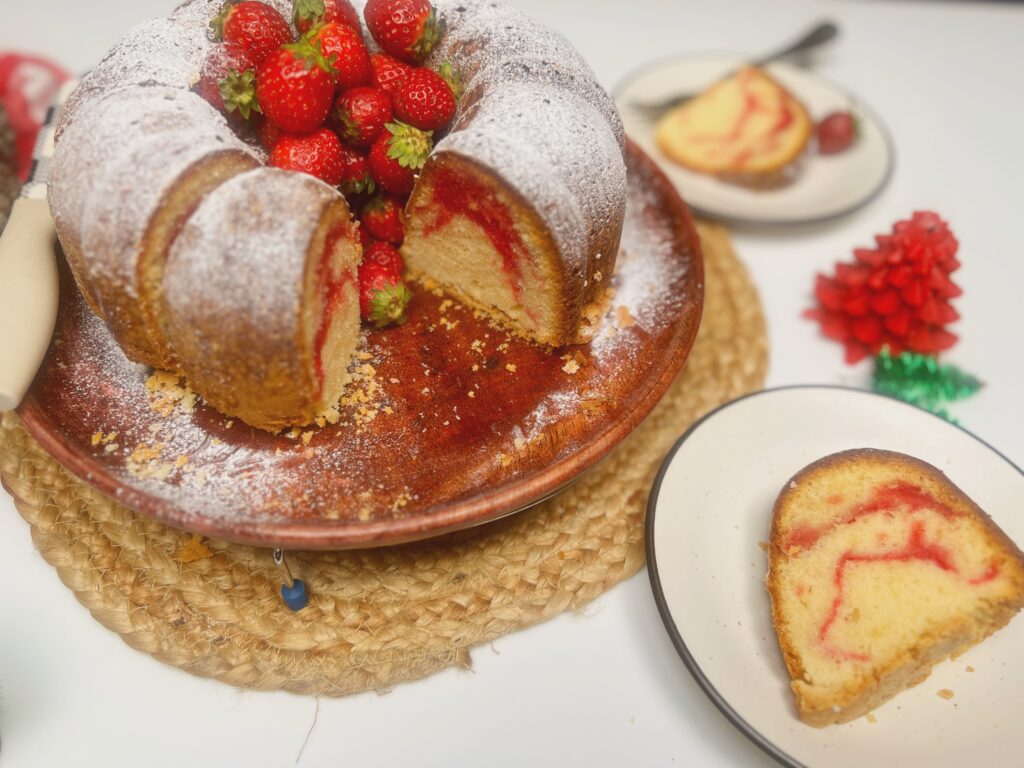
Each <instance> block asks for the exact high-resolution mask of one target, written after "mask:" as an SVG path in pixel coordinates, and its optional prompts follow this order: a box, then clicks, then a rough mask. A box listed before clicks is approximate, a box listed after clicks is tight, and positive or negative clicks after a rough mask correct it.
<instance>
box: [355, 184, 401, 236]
mask: <svg viewBox="0 0 1024 768" xmlns="http://www.w3.org/2000/svg"><path fill="white" fill-rule="evenodd" d="M359 221H361V222H362V223H363V226H364V227H365V228H366V231H367V232H369V233H370V234H371V235H372V236H373V237H374V239H376V240H383V241H384V242H386V243H392V244H393V245H401V244H402V239H403V238H404V237H405V227H404V225H403V224H402V204H401V203H400V202H399V201H398V200H397V199H396V198H395V197H394V196H392V195H389V194H388V193H387V192H381V193H380V194H379V195H377V196H376V197H373V198H371V199H370V201H369V202H368V203H367V204H366V205H365V206H363V211H362V214H361V215H360V216H359Z"/></svg>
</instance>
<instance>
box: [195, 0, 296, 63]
mask: <svg viewBox="0 0 1024 768" xmlns="http://www.w3.org/2000/svg"><path fill="white" fill-rule="evenodd" d="M210 37H211V38H212V39H213V40H223V41H224V42H226V43H237V44H238V45H240V46H242V48H244V49H245V51H246V53H248V54H249V58H250V59H251V60H252V63H253V65H254V66H256V67H258V66H259V65H260V64H262V63H263V62H264V60H266V58H267V57H268V56H270V54H272V53H273V52H274V51H276V50H277V49H278V48H279V47H280V46H282V45H284V44H285V43H290V42H291V41H292V31H291V29H289V27H288V22H287V21H285V20H284V17H283V16H281V14H280V13H278V12H277V11H276V10H274V9H273V8H271V7H270V6H269V5H267V4H266V3H260V2H256V0H243V2H240V3H239V2H235V0H227V2H225V3H224V6H223V7H222V8H221V11H220V13H218V14H217V16H215V17H214V19H213V21H211V22H210Z"/></svg>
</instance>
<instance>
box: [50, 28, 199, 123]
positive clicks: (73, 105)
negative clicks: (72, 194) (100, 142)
mask: <svg viewBox="0 0 1024 768" xmlns="http://www.w3.org/2000/svg"><path fill="white" fill-rule="evenodd" d="M211 45H212V43H211V42H210V41H209V40H208V39H207V38H206V35H205V33H204V32H203V30H202V29H200V28H199V27H198V26H193V25H192V24H190V23H185V22H182V21H176V20H173V19H153V20H151V21H144V22H142V23H141V24H139V25H137V26H135V27H133V28H132V29H131V30H129V31H128V33H127V34H126V35H125V36H124V37H123V38H121V40H120V42H118V43H117V44H116V45H115V46H114V47H113V48H112V49H111V51H110V53H108V54H107V55H106V56H105V57H104V58H103V60H102V61H101V62H100V63H99V64H97V65H96V67H95V68H93V69H92V71H90V72H89V73H88V74H87V75H86V76H85V77H83V78H82V81H81V82H80V83H79V85H78V87H77V88H76V89H75V90H74V91H73V92H72V93H71V95H70V96H69V97H68V100H67V102H66V103H65V105H64V109H63V111H62V113H61V117H60V121H59V122H58V124H57V131H56V137H57V139H58V140H60V139H61V138H62V137H63V134H64V131H66V130H67V127H68V126H69V125H71V123H73V122H74V121H75V120H76V119H77V115H78V113H79V111H80V110H81V109H82V107H83V106H84V105H86V104H87V103H89V102H90V101H92V100H94V99H96V98H98V97H100V96H102V95H103V94H105V93H108V92H110V91H112V90H114V89H117V88H123V87H126V86H138V85H161V86H168V87H172V88H182V89H187V88H191V87H192V86H193V85H195V84H196V83H197V82H198V81H199V72H200V70H201V68H202V65H203V61H204V60H205V58H206V54H207V52H208V51H209V49H210V46H211Z"/></svg>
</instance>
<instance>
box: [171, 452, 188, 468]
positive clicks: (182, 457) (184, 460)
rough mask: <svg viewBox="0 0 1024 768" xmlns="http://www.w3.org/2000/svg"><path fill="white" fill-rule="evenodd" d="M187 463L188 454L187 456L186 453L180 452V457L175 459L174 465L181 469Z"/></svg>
mask: <svg viewBox="0 0 1024 768" xmlns="http://www.w3.org/2000/svg"><path fill="white" fill-rule="evenodd" d="M186 464H188V456H186V455H185V454H184V453H182V454H179V455H178V458H176V459H175V460H174V466H175V467H177V468H178V469H181V468H182V467H184V466H185V465H186Z"/></svg>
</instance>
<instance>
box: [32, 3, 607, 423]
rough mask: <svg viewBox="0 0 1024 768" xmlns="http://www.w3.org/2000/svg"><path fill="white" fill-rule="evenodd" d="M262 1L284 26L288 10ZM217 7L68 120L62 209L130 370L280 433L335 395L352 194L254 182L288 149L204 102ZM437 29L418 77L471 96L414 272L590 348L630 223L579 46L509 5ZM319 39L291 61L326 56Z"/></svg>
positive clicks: (135, 39)
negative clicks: (142, 369)
mask: <svg viewBox="0 0 1024 768" xmlns="http://www.w3.org/2000/svg"><path fill="white" fill-rule="evenodd" d="M254 4H255V3H252V2H249V3H240V5H250V6H252V5H254ZM265 4H266V5H270V6H271V7H273V8H275V9H277V11H279V12H280V13H281V15H282V16H283V17H284V18H285V19H286V20H288V23H289V24H291V19H292V15H293V14H292V3H291V2H289V1H288V0H267V2H266V3H265ZM223 5H224V2H223V0H192V1H191V2H187V3H185V4H183V5H181V6H180V7H179V8H178V9H177V10H175V11H174V12H173V13H172V14H171V16H170V17H168V18H166V19H157V20H154V21H149V22H145V23H143V24H141V25H139V26H137V27H135V28H134V29H133V30H131V31H130V32H129V33H128V34H127V35H126V36H125V38H124V39H123V40H122V41H121V42H120V43H118V44H117V45H116V46H115V47H114V49H113V50H112V51H111V52H110V54H109V55H108V56H107V57H106V58H104V59H103V61H102V62H100V64H99V65H98V66H97V67H96V68H95V69H93V70H92V71H91V72H90V73H89V74H88V75H86V77H85V78H83V80H82V82H81V83H80V84H79V86H78V88H77V89H76V90H75V91H74V93H73V94H72V95H71V97H70V98H69V99H68V101H67V103H66V105H65V107H64V110H63V112H62V114H61V116H60V119H59V124H58V131H57V137H56V154H55V157H54V160H53V172H52V175H51V181H50V204H51V208H52V210H53V213H54V218H55V220H56V222H57V230H58V235H59V237H60V240H61V243H62V245H63V246H64V250H65V252H66V254H67V257H68V262H69V264H70V266H71V268H72V272H73V273H74V276H75V278H76V281H77V282H78V284H79V286H80V288H81V290H82V293H83V295H84V296H85V298H86V300H87V302H88V303H89V305H90V306H91V307H92V308H93V310H94V311H95V312H96V313H97V314H98V315H99V316H100V317H102V318H103V319H104V320H105V321H106V322H107V323H108V325H109V326H110V328H111V330H112V332H113V334H114V335H115V337H116V338H117V340H118V341H119V343H120V344H121V345H122V347H123V349H124V350H125V353H126V354H127V355H128V357H129V358H131V359H133V360H135V361H138V362H142V363H146V364H149V365H153V366H158V367H169V368H178V369H180V370H181V371H183V372H184V373H185V374H186V375H187V377H188V378H189V380H190V382H191V383H192V385H193V387H194V388H195V389H196V391H198V392H199V393H200V394H201V395H203V396H204V397H205V398H206V399H207V400H208V401H209V402H210V403H211V404H213V405H214V406H216V407H217V408H219V409H221V410H222V411H224V412H225V413H229V414H232V415H237V416H239V417H240V418H242V419H244V420H246V421H247V422H249V423H251V424H254V425H255V426H259V427H263V428H267V429H275V428H277V427H279V426H284V425H287V424H302V423H305V422H308V421H309V420H310V419H311V418H313V416H314V415H315V413H316V412H317V410H318V409H320V408H322V407H326V406H329V405H330V400H331V399H332V398H336V397H337V395H338V391H339V389H340V387H341V386H342V382H343V380H344V372H345V369H346V367H347V365H348V361H349V358H350V356H351V354H352V350H353V347H354V344H355V335H356V332H355V324H356V323H357V322H358V319H357V318H358V313H359V306H358V305H359V303H360V302H358V301H353V295H352V294H354V293H356V292H357V290H358V289H359V286H361V285H362V272H361V271H360V273H359V283H358V284H356V283H353V284H352V285H351V286H350V285H349V282H348V281H349V280H350V279H351V272H352V269H353V264H355V263H356V262H358V260H359V258H360V251H359V246H358V245H357V244H354V243H355V238H356V230H355V225H354V224H353V225H349V226H343V223H344V221H345V220H346V217H348V216H349V209H348V207H347V206H346V201H345V198H344V197H343V196H342V194H341V192H340V191H339V190H337V189H332V188H330V187H327V186H325V185H323V184H320V183H313V180H312V179H308V178H301V177H299V178H294V177H293V176H294V174H291V175H290V174H289V173H288V172H284V171H269V170H260V169H258V166H259V165H260V164H261V163H263V162H266V161H267V159H268V154H267V152H266V151H265V149H264V148H262V147H259V146H257V143H258V141H262V142H263V144H264V145H265V146H266V147H268V148H269V147H270V146H272V144H271V143H268V142H273V141H276V140H277V139H276V138H273V137H275V136H279V135H280V131H279V130H264V129H268V128H269V129H274V128H275V126H273V125H271V124H270V122H271V121H270V120H268V119H267V118H266V117H257V118H256V119H255V120H254V121H253V125H252V127H251V128H245V129H244V130H243V131H242V133H243V134H244V136H243V137H242V138H240V137H239V135H236V133H235V129H237V128H238V127H239V125H240V121H239V120H236V119H235V118H232V120H227V119H225V116H224V115H222V114H220V113H219V112H218V111H217V109H215V108H214V107H211V106H210V105H209V104H208V103H207V102H206V101H205V100H204V99H203V97H202V96H200V95H199V94H200V93H202V92H203V89H202V85H203V84H202V83H201V82H200V80H201V76H203V75H204V72H205V70H204V66H209V61H211V60H212V59H211V51H212V52H213V53H217V51H216V50H214V49H212V48H211V46H214V45H217V43H214V42H212V41H211V39H210V37H209V29H210V21H211V19H213V18H214V17H215V16H217V14H218V13H219V12H220V11H221V9H222V7H223ZM353 5H354V6H355V7H356V8H357V9H358V10H359V11H360V12H364V11H365V10H366V9H365V8H364V5H365V3H364V2H362V1H361V0H356V2H355V3H353ZM232 12H235V9H234V8H233V9H232ZM436 14H437V17H438V18H439V19H440V20H441V22H442V25H440V26H439V27H438V29H442V28H444V27H446V29H447V31H446V32H444V34H443V35H442V36H441V37H440V41H439V42H438V43H437V45H436V47H435V48H434V50H433V52H432V53H431V54H430V57H429V58H428V59H427V61H426V62H425V65H426V66H431V67H433V68H434V69H437V70H440V69H441V68H442V67H441V64H442V63H445V64H447V65H452V66H453V67H454V69H455V71H456V72H457V73H458V76H459V77H461V80H462V83H463V84H464V85H465V94H464V96H463V97H462V98H461V100H460V101H459V103H458V106H457V108H455V111H454V116H453V117H454V119H452V120H450V121H449V123H447V125H449V127H448V128H447V129H444V128H442V129H438V130H437V131H436V132H435V134H434V135H433V136H432V137H430V141H432V142H433V143H434V150H433V153H432V154H431V156H430V157H429V158H428V159H427V160H426V164H425V165H424V166H423V167H422V171H421V172H420V173H419V175H418V178H417V179H416V182H415V184H414V186H413V190H412V193H411V196H410V198H409V201H408V204H407V206H406V210H405V225H404V244H403V246H402V254H403V255H404V257H405V262H406V263H407V265H408V269H409V272H410V274H411V275H412V276H414V277H418V278H422V279H424V280H430V281H432V282H433V283H435V284H439V285H440V286H442V287H443V288H444V289H447V290H448V291H450V292H451V293H452V294H454V295H456V296H457V297H459V298H461V299H463V300H464V301H465V302H466V303H468V304H470V305H472V306H474V307H476V308H478V309H480V310H482V311H484V312H485V313H488V314H489V315H491V316H492V317H494V319H495V320H496V321H497V322H499V323H501V324H503V325H504V326H506V327H507V328H509V329H510V330H512V331H513V332H515V333H518V334H519V335H521V336H523V337H525V338H527V339H530V340H533V341H537V342H540V343H543V344H549V345H562V344H568V343H574V342H577V341H582V340H585V339H586V338H588V336H589V335H590V334H591V332H592V327H591V323H592V322H593V321H594V320H596V319H597V317H598V314H599V313H598V308H600V307H601V302H602V301H603V300H604V299H606V298H607V289H608V286H609V283H610V279H611V276H612V272H613V270H614V267H615V260H616V256H617V252H618V245H619V237H620V234H621V229H622V222H623V217H624V213H625V194H626V171H625V164H624V161H623V145H624V136H623V131H622V123H621V120H620V119H619V116H618V113H617V112H616V110H615V107H614V104H613V102H612V100H611V98H610V96H609V95H608V94H607V93H606V92H605V91H604V90H603V89H602V88H601V87H600V86H599V85H598V84H597V82H596V80H595V79H594V76H593V73H592V72H591V71H590V69H589V68H588V67H587V65H586V64H585V63H584V62H583V60H582V59H581V58H580V57H579V55H578V54H577V53H576V52H575V51H574V50H573V48H572V47H571V46H570V45H569V44H568V42H566V41H565V39H564V38H562V37H561V36H560V35H558V34H556V33H554V32H551V31H550V30H547V29H545V28H544V27H542V26H540V25H538V24H536V23H535V22H532V21H530V20H529V19H528V18H527V17H525V16H523V15H522V14H520V13H518V12H517V11H514V10H512V9H510V8H508V7H507V6H505V5H504V4H502V3H499V2H493V0H466V2H452V1H450V0H444V1H443V2H441V3H438V4H437V5H436ZM276 23H277V24H280V22H276ZM327 26H328V27H329V26H330V25H327ZM292 29H293V31H294V27H293V26H292ZM322 29H323V28H322V27H316V28H315V29H314V30H313V31H312V32H310V35H313V36H314V37H313V38H306V39H305V42H302V44H301V45H299V46H292V47H293V48H302V47H303V46H306V48H307V49H308V46H309V45H310V39H312V40H313V43H314V44H316V45H319V43H317V42H316V40H318V39H319V38H317V37H316V35H320V34H322V33H321V30H322ZM365 29H366V27H365V24H364V26H363V31H364V33H365ZM367 39H369V37H368V36H367ZM371 45H372V43H371ZM283 50H285V48H281V49H279V50H278V51H277V53H278V54H281V55H283V53H281V52H282V51H283ZM294 55H296V56H300V55H304V54H300V53H296V54H294ZM264 64H266V62H264ZM314 65H315V66H320V64H313V65H311V66H314ZM324 66H326V67H327V68H330V67H331V66H333V65H332V64H331V62H330V60H327V62H326V64H324ZM263 68H264V65H260V67H259V69H260V71H261V72H262V70H263ZM268 76H269V75H268ZM260 82H263V81H262V80H261V81H260ZM445 87H447V86H445ZM260 98H261V99H262V98H263V97H262V96H260ZM220 106H223V105H220ZM264 112H265V113H266V110H264ZM439 124H440V123H439ZM335 143H337V142H335ZM428 144H429V142H428ZM340 150H342V151H345V152H348V153H349V154H348V155H344V157H346V158H348V159H346V160H345V162H350V161H352V151H351V150H348V149H346V148H343V147H342V148H340ZM331 151H335V150H331ZM355 160H356V161H361V158H359V157H355ZM318 161H320V162H324V163H327V162H334V161H335V160H334V158H319V159H318ZM271 162H273V158H272V157H271ZM353 162H354V161H353ZM417 167H418V166H417ZM335 171H337V169H335ZM335 171H332V173H334V172H335ZM346 172H347V171H346ZM322 178H326V177H322ZM344 184H345V182H343V188H344V189H345V190H346V194H356V193H357V192H358V193H359V194H364V193H365V185H362V186H360V187H359V188H358V190H357V192H353V191H352V190H351V189H349V188H347V187H345V186H344ZM261 185H265V188H263V187H262V186H261ZM247 196H248V197H247ZM292 196H294V199H292ZM360 200H361V198H360ZM274 201H276V203H275V202H274ZM362 204H363V203H362V202H360V205H362ZM296 206H300V207H301V206H305V208H303V209H302V210H301V211H299V210H298V208H297V207H296ZM246 217H249V218H250V219H251V220H252V221H251V223H250V225H249V226H248V228H247V227H246V226H243V222H244V220H245V219H246ZM362 239H363V240H364V241H367V242H368V240H367V238H366V233H365V232H363V234H362ZM399 239H400V238H399ZM395 242H398V241H397V240H396V241H395ZM168 254H169V256H168ZM400 258H401V257H399V256H398V255H397V254H395V259H398V260H400ZM383 268H384V267H383V266H381V267H380V269H383ZM380 269H378V270H377V271H378V272H380ZM375 285H388V282H387V280H384V281H383V282H381V280H380V279H378V282H377V283H375ZM274 315H276V317H272V316H274Z"/></svg>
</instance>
